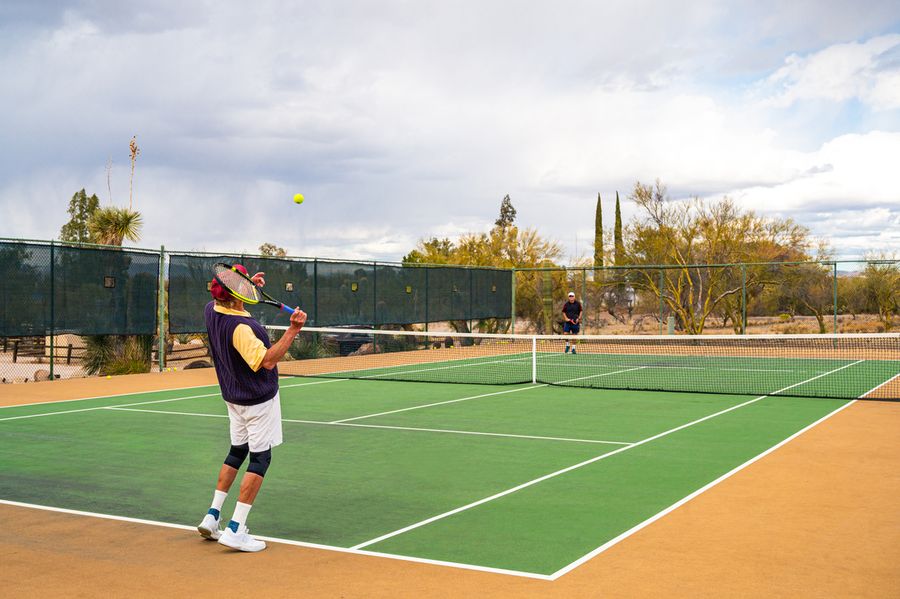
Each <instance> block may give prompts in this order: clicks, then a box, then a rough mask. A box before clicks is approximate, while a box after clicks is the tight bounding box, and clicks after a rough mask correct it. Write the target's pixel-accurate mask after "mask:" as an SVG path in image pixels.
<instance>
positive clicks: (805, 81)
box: [763, 34, 900, 110]
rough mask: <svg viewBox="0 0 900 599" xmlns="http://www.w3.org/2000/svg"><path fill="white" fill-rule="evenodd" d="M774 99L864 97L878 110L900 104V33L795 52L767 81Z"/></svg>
mask: <svg viewBox="0 0 900 599" xmlns="http://www.w3.org/2000/svg"><path fill="white" fill-rule="evenodd" d="M763 90H764V93H768V94H770V95H769V98H768V101H769V102H771V103H772V104H773V105H775V106H790V105H792V104H794V103H796V102H799V101H803V100H815V99H824V100H830V101H834V102H843V101H846V100H850V99H858V100H860V101H861V102H864V103H866V104H869V105H871V106H872V107H873V108H875V109H878V110H891V109H896V108H900V34H891V35H884V36H879V37H875V38H872V39H869V40H866V41H864V42H861V43H860V42H851V43H845V44H835V45H833V46H829V47H827V48H825V49H823V50H820V51H819V52H814V53H812V54H809V55H807V56H799V55H797V54H792V55H791V56H789V57H787V59H786V60H785V65H784V66H783V67H781V68H780V69H778V70H777V71H775V73H773V74H772V75H771V76H769V77H768V78H767V79H766V80H765V82H764V85H763Z"/></svg>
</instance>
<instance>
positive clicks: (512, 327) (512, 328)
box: [509, 267, 516, 335]
mask: <svg viewBox="0 0 900 599" xmlns="http://www.w3.org/2000/svg"><path fill="white" fill-rule="evenodd" d="M510 274H511V275H512V276H511V277H510V282H509V287H510V290H509V295H510V297H511V298H512V301H511V302H510V304H511V305H510V308H509V332H510V333H512V334H514V335H515V333H516V269H515V267H513V268H512V269H511V270H510Z"/></svg>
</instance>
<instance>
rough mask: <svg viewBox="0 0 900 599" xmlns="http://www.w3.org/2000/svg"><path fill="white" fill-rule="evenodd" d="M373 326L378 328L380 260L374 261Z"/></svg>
mask: <svg viewBox="0 0 900 599" xmlns="http://www.w3.org/2000/svg"><path fill="white" fill-rule="evenodd" d="M372 327H373V328H376V329H377V328H378V262H372Z"/></svg>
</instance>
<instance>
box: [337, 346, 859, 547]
mask: <svg viewBox="0 0 900 599" xmlns="http://www.w3.org/2000/svg"><path fill="white" fill-rule="evenodd" d="M863 361H864V360H858V361H856V362H853V363H851V364H845V365H844V366H841V367H840V368H835V369H834V370H831V371H829V372H826V373H824V374H820V375H818V376H815V377H812V378H810V379H807V380H805V381H801V382H799V383H794V384H793V385H790V386H788V387H785V388H783V389H779V390H778V391H775V392H773V393H772V394H769V395H760V396H759V397H756V398H754V399H751V400H749V401H745V402H743V403H740V404H737V405H735V406H731V407H730V408H726V409H724V410H720V411H718V412H715V413H713V414H710V415H708V416H704V417H702V418H698V419H696V420H693V421H691V422H688V423H687V424H682V425H680V426H677V427H675V428H671V429H669V430H667V431H663V432H661V433H657V434H656V435H653V436H651V437H647V438H646V439H642V440H640V441H637V442H635V443H633V444H631V445H628V446H626V447H621V448H619V449H615V450H613V451H611V452H609V453H604V454H602V455H599V456H596V457H593V458H590V459H588V460H584V461H582V462H579V463H577V464H574V465H572V466H568V467H566V468H562V469H560V470H557V471H556V472H551V473H549V474H545V475H544V476H541V477H539V478H535V479H533V480H530V481H527V482H524V483H522V484H520V485H517V486H515V487H511V488H509V489H506V490H505V491H501V492H499V493H495V494H493V495H491V496H489V497H484V498H482V499H479V500H478V501H473V502H472V503H468V504H466V505H463V506H460V507H458V508H455V509H452V510H449V511H447V512H444V513H442V514H437V515H436V516H432V517H431V518H426V519H425V520H421V521H420V522H415V523H413V524H410V525H409V526H405V527H403V528H399V529H397V530H394V531H391V532H388V533H385V534H383V535H381V536H379V537H375V538H374V539H370V540H368V541H363V542H362V543H359V544H357V545H354V546H353V548H354V549H362V548H363V547H367V546H369V545H374V544H376V543H380V542H381V541H385V540H387V539H390V538H392V537H395V536H397V535H401V534H403V533H406V532H409V531H411V530H414V529H416V528H420V527H422V526H426V525H428V524H431V523H432V522H436V521H438V520H443V519H444V518H447V517H449V516H453V515H455V514H458V513H460V512H464V511H466V510H469V509H472V508H474V507H477V506H479V505H482V504H485V503H487V502H489V501H493V500H495V499H499V498H501V497H504V496H506V495H509V494H511V493H515V492H516V491H521V490H522V489H525V488H527V487H530V486H533V485H536V484H538V483H541V482H544V481H545V480H548V479H551V478H555V477H557V476H560V475H562V474H565V473H567V472H571V471H572V470H575V469H577V468H581V467H583V466H587V465H589V464H593V463H594V462H598V461H600V460H605V459H606V458H609V457H612V456H614V455H617V454H620V453H622V452H625V451H628V450H629V449H634V448H635V447H640V446H641V445H644V444H646V443H650V442H651V441H655V440H656V439H659V438H662V437H665V436H667V435H670V434H672V433H675V432H678V431H680V430H683V429H685V428H688V427H690V426H694V425H695V424H700V423H701V422H704V421H706V420H710V419H711V418H716V417H717V416H721V415H722V414H727V413H728V412H731V411H733V410H737V409H739V408H743V407H745V406H749V405H750V404H753V403H756V402H757V401H760V400H762V399H766V398H767V397H773V396H776V397H777V394H778V393H781V392H783V391H787V390H788V389H791V388H793V387H797V386H799V385H804V384H806V383H809V382H811V381H814V380H816V379H818V378H821V377H823V376H827V375H829V374H833V373H835V372H838V371H840V370H843V369H845V368H849V367H850V366H854V365H856V364H859V363H861V362H863Z"/></svg>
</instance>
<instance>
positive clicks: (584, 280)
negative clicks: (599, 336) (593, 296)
mask: <svg viewBox="0 0 900 599" xmlns="http://www.w3.org/2000/svg"><path fill="white" fill-rule="evenodd" d="M585 306H587V269H586V268H582V269H581V314H582V316H584V315H586V314H587V310H586V309H585ZM584 328H585V329H587V325H585V327H584Z"/></svg>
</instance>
